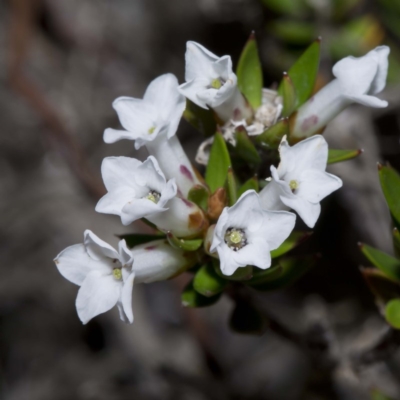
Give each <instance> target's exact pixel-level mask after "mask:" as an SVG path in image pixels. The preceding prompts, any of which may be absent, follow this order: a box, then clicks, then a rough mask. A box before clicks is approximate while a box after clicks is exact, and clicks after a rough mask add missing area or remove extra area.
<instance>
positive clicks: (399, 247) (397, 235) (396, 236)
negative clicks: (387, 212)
mask: <svg viewBox="0 0 400 400" xmlns="http://www.w3.org/2000/svg"><path fill="white" fill-rule="evenodd" d="M393 245H394V252H395V254H396V256H397V257H400V232H399V230H398V229H397V228H394V229H393Z"/></svg>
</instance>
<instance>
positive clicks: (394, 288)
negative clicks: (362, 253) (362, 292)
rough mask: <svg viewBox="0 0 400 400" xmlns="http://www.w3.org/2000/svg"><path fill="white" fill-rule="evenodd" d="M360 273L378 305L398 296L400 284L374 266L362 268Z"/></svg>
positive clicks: (399, 294) (399, 295)
mask: <svg viewBox="0 0 400 400" xmlns="http://www.w3.org/2000/svg"><path fill="white" fill-rule="evenodd" d="M361 274H362V276H363V278H364V279H365V282H366V283H367V285H368V287H369V289H370V290H371V292H372V293H373V295H374V296H375V298H376V300H377V301H378V303H379V305H382V304H386V303H387V302H388V301H390V300H392V299H393V298H396V297H400V286H399V284H398V283H396V282H394V281H393V280H391V279H389V278H388V277H387V276H386V275H385V274H384V273H383V272H382V271H380V270H379V269H376V268H362V269H361Z"/></svg>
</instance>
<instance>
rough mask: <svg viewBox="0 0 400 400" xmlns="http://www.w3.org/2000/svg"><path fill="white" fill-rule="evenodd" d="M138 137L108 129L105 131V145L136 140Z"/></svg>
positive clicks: (126, 132)
mask: <svg viewBox="0 0 400 400" xmlns="http://www.w3.org/2000/svg"><path fill="white" fill-rule="evenodd" d="M136 137H137V135H132V133H131V132H128V131H123V130H120V129H112V128H107V129H106V130H105V131H104V135H103V140H104V142H105V143H115V142H118V140H122V139H128V140H134V139H136Z"/></svg>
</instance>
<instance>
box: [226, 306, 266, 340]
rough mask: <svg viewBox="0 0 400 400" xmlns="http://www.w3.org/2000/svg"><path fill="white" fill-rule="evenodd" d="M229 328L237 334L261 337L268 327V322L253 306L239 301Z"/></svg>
mask: <svg viewBox="0 0 400 400" xmlns="http://www.w3.org/2000/svg"><path fill="white" fill-rule="evenodd" d="M229 326H230V328H231V329H232V330H233V331H235V332H237V333H243V334H252V335H261V334H263V333H264V331H265V329H266V327H267V320H266V318H265V316H264V315H263V314H262V313H261V312H260V310H258V309H257V308H256V307H255V306H254V305H253V304H250V303H248V302H246V301H244V300H238V301H237V302H236V305H235V308H234V309H233V312H232V314H231V317H230V320H229Z"/></svg>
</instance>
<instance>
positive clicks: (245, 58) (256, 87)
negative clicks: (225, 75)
mask: <svg viewBox="0 0 400 400" xmlns="http://www.w3.org/2000/svg"><path fill="white" fill-rule="evenodd" d="M237 83H238V87H239V90H240V91H241V92H242V93H243V94H244V95H245V97H246V99H247V100H248V101H249V103H250V105H251V106H252V107H253V108H258V107H260V105H261V96H262V87H263V76H262V69H261V62H260V58H259V56H258V50H257V42H256V38H255V34H254V32H253V33H252V34H251V35H250V38H249V40H248V41H247V43H246V45H245V46H244V49H243V51H242V54H241V55H240V59H239V63H238V67H237Z"/></svg>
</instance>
